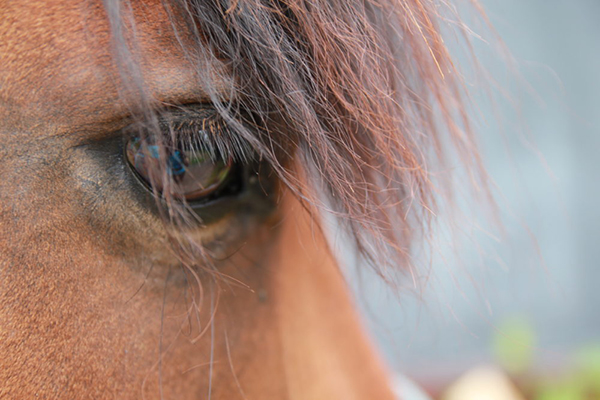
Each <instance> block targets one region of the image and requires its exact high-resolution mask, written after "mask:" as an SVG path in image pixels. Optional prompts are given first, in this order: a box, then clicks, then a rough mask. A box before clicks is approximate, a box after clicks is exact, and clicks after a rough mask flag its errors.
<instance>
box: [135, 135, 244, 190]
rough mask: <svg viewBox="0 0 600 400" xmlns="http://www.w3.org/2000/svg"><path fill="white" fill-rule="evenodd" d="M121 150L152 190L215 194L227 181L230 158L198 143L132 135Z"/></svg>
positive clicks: (230, 163) (230, 168)
mask: <svg viewBox="0 0 600 400" xmlns="http://www.w3.org/2000/svg"><path fill="white" fill-rule="evenodd" d="M125 153H126V155H127V160H128V161H129V164H130V165H131V167H132V169H133V170H134V171H135V173H136V174H137V175H138V176H139V177H140V178H141V179H142V180H143V181H144V182H145V183H146V184H147V186H149V187H151V188H153V189H154V190H156V191H158V192H160V193H163V194H166V193H167V192H168V194H170V195H171V196H173V197H175V198H179V199H185V200H186V201H198V200H202V199H204V198H207V197H209V196H210V195H212V194H215V193H216V192H218V191H219V189H221V188H222V187H224V186H225V185H226V183H227V182H228V180H229V179H228V178H229V177H230V175H231V173H232V168H233V162H232V160H231V158H228V159H227V160H225V159H223V157H220V156H215V154H214V152H211V151H208V150H207V149H205V148H203V147H202V146H191V145H188V146H184V145H165V144H160V145H159V144H156V143H154V142H153V141H152V140H150V139H149V138H145V137H132V138H130V139H129V140H128V141H127V145H126V150H125Z"/></svg>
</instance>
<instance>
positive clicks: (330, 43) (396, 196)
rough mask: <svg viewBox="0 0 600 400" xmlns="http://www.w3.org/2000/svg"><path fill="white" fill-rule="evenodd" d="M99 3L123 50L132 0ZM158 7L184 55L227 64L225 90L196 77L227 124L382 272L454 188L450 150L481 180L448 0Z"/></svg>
mask: <svg viewBox="0 0 600 400" xmlns="http://www.w3.org/2000/svg"><path fill="white" fill-rule="evenodd" d="M104 3H105V8H106V10H107V14H108V16H109V19H110V20H111V26H112V27H113V36H114V37H115V38H116V39H117V40H115V43H116V46H117V50H116V52H115V54H116V56H117V57H121V58H123V57H128V54H129V53H128V51H127V50H126V47H127V45H126V44H125V43H126V41H124V40H123V41H121V40H120V39H119V37H122V36H123V35H122V33H121V30H120V29H122V28H118V27H119V26H122V25H123V24H124V22H123V21H124V18H123V13H122V12H121V11H122V10H127V6H126V5H124V4H123V3H122V2H120V1H119V0H105V1H104ZM159 6H162V7H164V9H165V10H166V12H167V13H168V14H169V15H170V17H171V22H172V28H173V30H174V31H175V32H176V37H177V38H178V40H179V46H181V48H182V49H183V50H184V52H185V54H187V56H188V57H189V58H190V60H196V59H197V60H201V59H202V53H203V52H206V51H207V49H208V51H210V52H211V53H212V54H213V55H214V56H215V57H216V58H217V59H219V60H221V61H222V63H223V65H224V66H225V67H224V71H225V72H224V73H225V74H226V75H227V78H228V79H230V80H231V82H232V85H231V88H230V90H229V91H226V93H224V92H223V91H219V90H217V89H214V88H213V89H211V87H210V84H208V83H207V87H206V88H204V89H205V90H206V91H207V92H208V93H209V94H210V96H211V100H212V102H213V104H214V106H215V107H216V109H217V110H218V112H219V113H220V114H221V117H222V118H223V120H224V121H225V122H226V123H227V124H228V125H229V127H230V129H232V130H233V131H234V132H235V134H236V135H239V137H240V138H241V140H243V141H244V143H247V144H248V145H250V146H251V147H252V148H253V151H254V152H256V153H257V154H258V156H259V157H260V158H262V159H264V160H267V161H268V162H269V163H270V164H271V166H272V168H273V169H274V171H275V172H276V173H277V175H278V177H279V179H280V180H281V182H282V183H283V184H284V186H286V187H287V188H289V190H291V191H293V193H295V194H296V195H297V196H298V197H299V198H301V199H302V200H303V201H304V203H305V204H306V205H307V206H309V207H310V209H311V210H313V211H323V210H327V211H329V212H333V213H334V214H335V215H336V216H337V217H338V219H339V221H340V223H341V224H340V225H341V226H342V227H344V228H345V229H346V230H347V232H348V233H349V235H350V237H351V238H352V240H353V242H354V245H355V246H356V248H357V249H358V251H359V254H360V255H361V257H362V258H364V260H366V261H367V262H368V263H369V264H371V265H372V266H373V267H374V268H376V269H377V271H378V272H380V273H381V274H382V275H386V271H387V270H388V269H389V267H393V268H394V269H400V270H406V269H407V268H410V267H411V263H410V257H409V255H410V253H411V244H412V243H413V241H414V238H415V237H420V236H421V234H422V233H423V232H424V231H425V230H426V228H427V227H428V226H429V224H430V222H431V220H432V218H433V217H434V215H435V212H436V209H437V207H438V206H439V204H437V203H438V202H439V201H440V200H439V199H444V198H445V196H446V195H448V196H449V195H450V193H451V191H450V190H449V186H448V185H447V184H448V182H446V181H444V179H443V178H440V176H443V175H444V174H439V172H440V171H443V170H444V169H445V168H446V166H445V162H446V160H448V159H450V158H453V159H458V160H462V161H463V162H464V164H465V165H466V166H467V168H469V170H470V171H471V175H472V176H473V177H474V181H478V182H480V183H481V182H484V181H485V179H484V174H483V173H482V169H481V166H480V163H479V159H478V156H477V151H476V145H475V143H474V140H473V137H472V134H471V129H470V126H469V121H468V118H467V116H466V111H465V108H464V105H463V100H464V97H465V93H464V90H463V84H462V82H461V78H460V75H459V73H458V72H457V70H456V67H455V65H454V64H453V61H452V59H451V57H450V55H449V53H448V50H447V48H446V46H445V44H444V40H443V38H442V35H441V30H442V27H441V25H440V24H446V22H443V21H445V20H447V19H449V18H450V19H453V20H454V21H456V15H455V11H453V8H452V7H450V5H448V4H446V3H445V2H443V1H440V0H281V1H277V0H171V1H167V0H164V1H163V2H162V4H161V5H159ZM459 29H460V28H459ZM119 47H121V50H118V48H119ZM123 47H125V49H123ZM197 64H198V71H197V72H198V76H199V77H200V78H201V80H203V81H204V82H209V81H210V79H209V78H214V77H208V76H207V75H209V74H207V72H206V63H203V62H200V61H198V63H197ZM121 65H125V66H127V65H128V64H127V62H121ZM125 69H126V68H125ZM128 73H129V72H128ZM140 76H141V75H140ZM141 86H143V85H142V84H140V87H141ZM142 92H143V91H142ZM148 108H152V107H151V106H149V105H148ZM148 113H151V112H150V111H148ZM149 119H150V120H151V118H149ZM484 185H485V184H484ZM446 198H447V197H446ZM448 201H451V199H449V198H448ZM172 204H173V202H172Z"/></svg>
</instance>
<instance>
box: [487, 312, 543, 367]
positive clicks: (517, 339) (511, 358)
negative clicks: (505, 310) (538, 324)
mask: <svg viewBox="0 0 600 400" xmlns="http://www.w3.org/2000/svg"><path fill="white" fill-rule="evenodd" d="M535 342H536V337H535V332H534V330H533V328H532V326H531V324H530V323H529V322H528V321H527V320H526V319H525V318H522V317H518V316H515V317H511V318H508V319H506V320H504V321H503V322H501V323H500V325H499V326H498V330H497V333H496V335H495V336H494V339H493V351H494V354H495V356H496V358H497V359H498V362H499V363H500V365H501V366H502V367H503V368H504V369H506V371H508V372H509V373H511V374H514V375H518V374H522V373H524V372H526V371H527V370H528V369H529V367H530V366H531V364H532V361H533V354H534V346H535Z"/></svg>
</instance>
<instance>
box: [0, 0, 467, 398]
mask: <svg viewBox="0 0 600 400" xmlns="http://www.w3.org/2000/svg"><path fill="white" fill-rule="evenodd" d="M442 6H443V5H442V4H441V3H439V2H437V1H435V0H161V1H159V0H103V1H99V0H77V1H75V0H74V1H69V2H65V1H58V0H43V1H42V0H18V1H12V0H8V1H3V2H2V3H0V16H2V18H1V19H0V121H1V123H0V138H1V142H2V146H0V176H1V177H2V179H0V224H1V225H0V226H1V229H0V249H1V253H0V254H1V255H0V288H1V289H0V382H1V383H0V397H2V398H11V399H26V398H60V399H67V398H82V399H83V398H93V399H101V398H120V399H129V398H145V399H154V398H161V399H196V398H205V399H278V400H281V399H314V400H316V399H345V400H350V399H378V400H385V399H394V398H396V397H395V395H394V393H393V391H392V389H391V384H390V382H391V374H390V372H389V371H388V370H387V369H386V367H385V365H384V363H383V362H382V360H381V359H380V357H379V356H378V355H377V354H376V352H375V351H374V347H373V345H372V344H371V343H370V341H369V339H368V336H367V335H366V333H365V332H364V329H363V327H362V324H361V318H360V316H359V315H358V312H357V310H356V306H355V302H354V299H353V297H352V296H351V294H350V292H349V289H348V286H347V283H346V280H345V277H344V274H343V271H342V269H341V267H340V261H339V254H336V251H335V250H334V246H333V244H332V243H333V240H334V239H335V237H338V236H340V235H341V236H343V237H344V240H345V241H347V242H348V243H350V244H351V245H352V248H354V249H356V255H355V257H356V259H357V260H360V261H361V265H365V266H366V267H371V268H374V269H375V271H376V272H377V273H378V274H380V275H381V276H382V277H384V278H385V279H389V280H390V282H394V280H395V279H410V278H406V277H407V276H408V275H410V273H411V271H412V270H413V262H412V260H411V257H410V253H411V246H412V244H413V243H415V242H416V241H418V240H421V239H422V237H423V235H424V233H425V231H426V228H427V226H428V225H429V224H430V223H431V220H432V219H433V216H434V215H435V210H436V207H439V204H437V203H438V202H439V199H440V198H443V196H442V197H440V196H438V195H437V194H436V193H438V194H439V191H440V190H443V189H440V188H442V187H443V185H444V184H443V182H442V181H443V179H442V178H440V177H439V176H436V171H439V170H440V168H443V167H442V166H443V165H444V159H445V158H448V156H447V154H449V153H452V152H457V154H460V155H462V157H460V159H461V160H465V164H466V165H468V166H470V168H471V171H473V175H477V172H476V171H477V168H478V167H477V155H476V154H477V153H476V146H475V144H474V139H473V135H472V134H471V129H470V128H469V126H468V125H469V123H468V118H466V116H465V113H464V111H463V109H464V108H463V96H464V93H463V86H462V84H461V81H460V75H459V74H458V72H457V70H456V67H455V66H454V64H453V62H452V59H451V57H450V55H449V53H448V50H447V49H446V47H445V45H444V42H443V39H442V34H441V31H442V30H443V29H442V27H441V25H440V24H441V23H442V22H443V20H444V19H445V18H446V17H447V15H444V11H442ZM445 9H446V10H448V12H450V13H451V12H452V8H451V7H447V8H445ZM473 160H475V161H473ZM439 175H444V174H439ZM332 221H334V222H333V223H332ZM340 232H343V233H340ZM366 267H365V268H366ZM396 276H398V277H399V278H395V277H396Z"/></svg>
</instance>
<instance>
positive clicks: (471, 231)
mask: <svg viewBox="0 0 600 400" xmlns="http://www.w3.org/2000/svg"><path fill="white" fill-rule="evenodd" d="M481 3H482V5H483V8H484V9H485V10H486V12H487V14H488V17H489V18H490V20H491V22H492V24H493V25H494V27H495V29H496V30H497V32H498V34H499V36H500V37H501V38H502V40H503V41H504V43H505V44H506V47H507V49H508V51H509V52H510V53H511V55H512V57H513V58H514V61H515V63H514V65H511V64H510V63H509V62H507V59H506V58H504V57H502V56H499V53H501V51H498V45H496V44H486V43H484V42H482V41H480V40H478V39H476V38H473V39H472V40H473V43H474V47H475V53H476V55H477V58H478V60H479V61H480V62H481V64H482V66H483V67H484V68H485V69H487V70H488V71H489V72H490V75H491V76H493V77H494V78H495V79H496V80H497V84H498V85H497V86H498V87H496V88H492V90H494V91H495V92H500V91H502V90H506V92H507V93H509V95H508V96H504V97H502V96H493V97H494V98H496V101H495V102H493V101H490V100H489V98H488V97H487V96H486V95H481V98H480V97H479V95H475V96H474V103H475V104H474V105H475V107H474V109H475V111H474V112H475V113H477V114H478V116H477V119H478V120H480V121H481V122H480V123H479V126H478V127H477V133H478V135H479V137H480V140H481V148H482V153H483V159H484V160H485V164H486V168H487V170H488V172H489V174H490V176H491V178H492V180H493V182H494V183H495V186H496V188H497V189H496V190H495V192H496V196H497V198H498V203H499V208H500V210H501V215H500V217H501V220H502V224H503V225H504V232H499V231H498V229H496V230H495V231H494V228H490V230H488V229H487V227H486V226H487V225H490V224H489V223H486V222H485V221H486V219H485V218H484V216H482V215H478V213H475V212H474V213H473V214H471V215H467V217H468V218H466V219H465V222H464V224H461V223H459V224H457V227H458V229H459V230H461V231H462V233H465V235H464V236H465V239H464V240H461V243H460V244H459V245H458V247H456V249H457V250H454V251H453V250H451V249H452V248H454V244H453V243H447V242H449V241H448V240H447V238H446V235H445V234H444V231H443V230H441V231H440V232H439V233H438V235H439V237H438V238H436V239H439V240H436V239H434V242H436V243H438V245H436V246H435V247H436V249H437V250H436V251H435V252H434V254H435V255H434V258H433V260H431V263H430V265H431V267H430V270H426V271H424V272H423V274H422V276H421V281H422V286H423V288H422V290H421V291H416V292H414V291H413V292H411V291H408V290H407V291H406V292H403V293H401V294H400V296H399V297H398V296H396V295H394V294H393V293H392V292H390V290H388V289H387V288H386V286H385V285H384V284H382V283H381V282H380V281H379V280H378V279H377V278H375V277H372V276H362V277H360V279H354V281H355V282H354V284H355V286H356V287H355V289H356V291H357V293H358V298H359V300H360V301H361V307H362V309H363V311H364V315H365V320H366V321H367V322H368V325H369V327H370V330H371V332H372V335H373V336H374V337H375V338H376V340H377V342H378V343H379V345H380V348H381V349H382V352H383V354H384V356H385V358H386V359H387V361H388V363H389V364H390V365H391V366H392V367H393V368H394V369H395V370H396V371H398V372H399V373H401V374H404V375H406V376H408V377H410V378H411V379H413V380H415V381H416V382H418V383H419V384H420V385H421V386H422V387H424V388H425V389H426V390H427V391H428V392H430V393H431V394H433V395H434V396H435V397H436V398H438V397H440V396H441V393H443V392H444V391H445V390H446V389H447V388H448V386H449V385H450V384H452V383H453V382H455V381H456V380H457V379H458V378H459V377H460V376H461V375H463V374H464V373H465V372H467V371H469V370H472V369H473V368H475V367H478V366H481V365H494V366H496V367H498V368H500V369H502V370H503V371H506V372H507V374H508V376H510V377H511V380H512V381H513V382H514V383H515V384H516V385H517V386H518V387H519V391H520V392H521V393H524V394H525V395H526V397H527V398H533V399H544V400H547V399H554V400H578V399H600V388H599V385H600V310H599V309H600V240H599V239H600V208H599V206H600V204H599V200H600V134H599V133H600V78H599V73H600V23H599V20H600V1H598V0H570V1H558V0H483V1H482V2H481ZM467 20H468V18H467ZM473 28H474V30H475V31H477V30H478V26H474V27H473ZM492 39H493V38H492ZM451 45H452V44H451ZM469 84H470V85H471V84H472V85H473V86H474V87H477V86H479V85H481V84H486V81H485V78H484V79H483V80H481V81H473V82H469ZM491 86H494V85H493V84H492V85H491ZM474 209H476V208H474ZM466 210H467V214H468V213H469V212H470V211H468V208H467V209H466ZM487 220H488V221H489V218H487ZM480 221H481V222H480ZM486 224H487V225H486ZM445 243H446V244H445ZM486 398H487V397H486Z"/></svg>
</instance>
